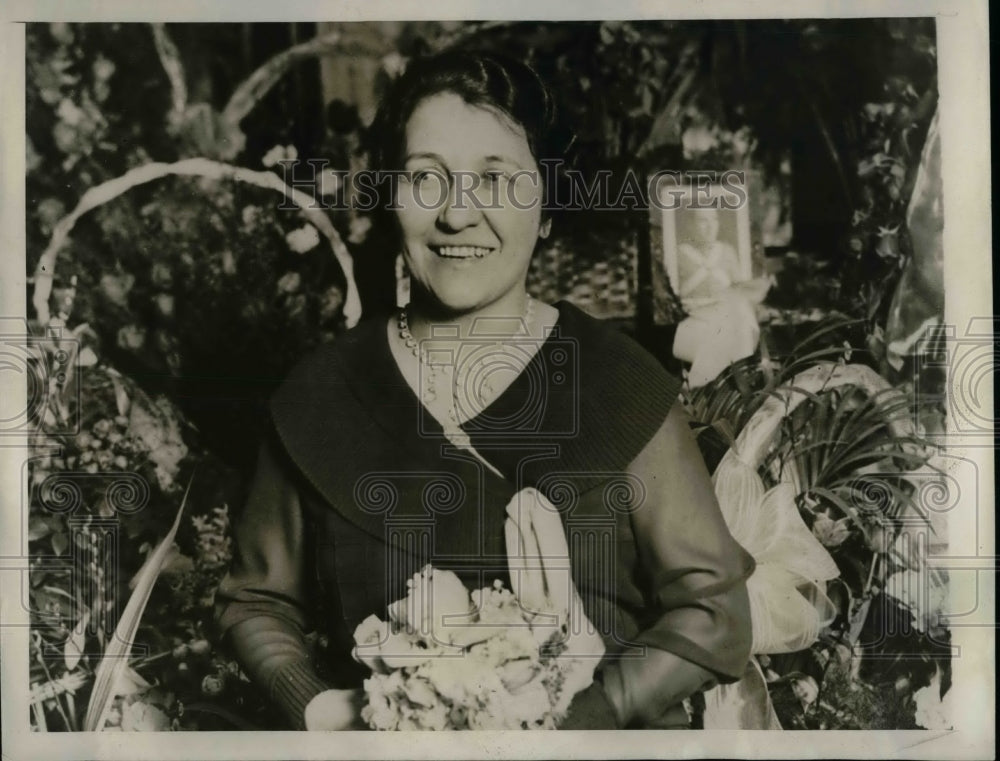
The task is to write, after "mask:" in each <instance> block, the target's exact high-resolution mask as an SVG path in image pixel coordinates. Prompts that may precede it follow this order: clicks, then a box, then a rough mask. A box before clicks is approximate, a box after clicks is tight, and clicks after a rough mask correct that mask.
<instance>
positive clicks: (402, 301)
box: [396, 254, 410, 309]
mask: <svg viewBox="0 0 1000 761" xmlns="http://www.w3.org/2000/svg"><path fill="white" fill-rule="evenodd" d="M409 303H410V270H409V268H408V267H407V266H406V259H405V258H404V257H403V255H402V254H396V307H397V308H398V309H402V308H403V307H405V306H406V305H407V304H409Z"/></svg>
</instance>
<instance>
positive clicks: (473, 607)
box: [354, 565, 596, 730]
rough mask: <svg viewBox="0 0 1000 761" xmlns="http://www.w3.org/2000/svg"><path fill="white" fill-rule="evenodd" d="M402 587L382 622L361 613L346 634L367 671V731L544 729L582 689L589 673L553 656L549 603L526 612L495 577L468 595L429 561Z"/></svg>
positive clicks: (562, 645) (559, 633)
mask: <svg viewBox="0 0 1000 761" xmlns="http://www.w3.org/2000/svg"><path fill="white" fill-rule="evenodd" d="M407 585H408V587H409V594H408V595H407V596H406V597H405V598H403V599H401V600H398V601H396V602H395V603H393V604H392V605H390V606H389V621H387V622H385V621H382V620H380V619H379V618H378V617H377V616H374V615H373V616H369V617H368V618H367V619H365V620H364V621H363V622H361V624H360V625H359V626H358V627H357V629H356V630H355V632H354V639H355V642H356V643H357V647H356V649H355V658H357V659H358V660H359V661H361V662H363V663H366V664H367V665H369V666H370V667H371V668H372V670H373V673H372V676H371V677H369V678H368V679H366V680H365V683H364V690H365V694H366V697H367V705H366V706H365V707H364V708H363V709H362V714H361V715H362V718H363V719H364V720H365V721H366V722H367V723H368V725H369V726H370V727H372V728H373V729H404V730H405V729H435V730H455V729H554V728H556V727H557V726H558V725H559V723H560V721H562V719H564V718H565V716H566V711H567V709H568V708H569V703H570V701H571V700H572V698H573V696H574V695H575V694H576V693H577V692H578V691H579V690H581V689H583V688H585V687H587V686H588V684H589V683H590V680H591V675H592V671H593V669H584V670H583V671H582V672H581V671H579V670H577V669H574V668H573V664H575V663H578V660H577V659H566V658H560V657H559V656H560V655H561V654H562V653H564V652H565V649H566V635H567V630H566V626H565V624H563V625H562V626H560V625H558V624H556V623H555V622H556V621H558V612H557V611H556V609H555V608H554V607H553V608H552V609H550V610H540V611H527V610H525V608H523V607H522V605H521V603H520V602H518V599H517V597H516V596H515V595H514V594H513V593H512V592H511V591H510V590H509V589H506V588H504V586H503V584H502V582H500V581H499V580H498V581H495V582H494V583H493V586H492V587H484V588H482V589H478V590H473V591H472V592H471V593H470V592H469V591H468V590H467V589H466V588H465V586H464V585H463V584H462V582H461V581H460V580H459V579H458V577H457V576H456V575H455V574H454V573H452V572H450V571H443V570H440V569H437V570H436V569H433V568H431V566H429V565H428V566H426V567H425V568H424V569H423V570H422V571H420V573H417V574H415V575H414V576H413V578H412V579H410V580H409V581H408V582H407ZM594 665H596V660H595V661H594Z"/></svg>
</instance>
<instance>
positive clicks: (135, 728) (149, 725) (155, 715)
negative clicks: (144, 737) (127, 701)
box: [121, 701, 170, 732]
mask: <svg viewBox="0 0 1000 761" xmlns="http://www.w3.org/2000/svg"><path fill="white" fill-rule="evenodd" d="M121 727H122V731H123V732H166V731H167V730H169V729H170V718H169V717H168V716H167V715H166V714H165V713H163V711H161V710H160V709H159V708H157V707H156V706H154V705H151V704H149V703H143V702H142V701H136V702H135V703H133V704H132V705H130V706H128V707H126V708H125V711H124V712H123V713H122V723H121Z"/></svg>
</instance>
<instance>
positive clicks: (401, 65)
mask: <svg viewBox="0 0 1000 761" xmlns="http://www.w3.org/2000/svg"><path fill="white" fill-rule="evenodd" d="M382 70H383V71H384V72H385V73H386V74H388V75H389V76H390V77H392V78H393V79H395V78H396V77H398V76H399V75H400V74H402V73H403V72H404V71H405V70H406V59H405V58H403V56H401V55H400V54H399V53H396V52H395V51H394V52H392V53H389V54H388V55H386V56H383V57H382Z"/></svg>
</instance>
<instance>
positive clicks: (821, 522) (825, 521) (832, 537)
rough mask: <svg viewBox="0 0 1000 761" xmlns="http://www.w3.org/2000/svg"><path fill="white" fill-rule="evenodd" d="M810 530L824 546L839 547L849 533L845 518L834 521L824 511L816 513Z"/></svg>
mask: <svg viewBox="0 0 1000 761" xmlns="http://www.w3.org/2000/svg"><path fill="white" fill-rule="evenodd" d="M812 532H813V535H814V536H815V537H816V538H817V539H819V541H820V544H822V545H823V546H824V547H839V546H840V545H841V544H843V543H844V541H845V540H846V539H847V537H849V536H850V535H851V529H850V526H849V525H848V519H847V518H841V519H840V520H836V521H835V520H833V519H832V518H830V516H828V515H827V514H826V513H816V520H815V521H813V527H812Z"/></svg>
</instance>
